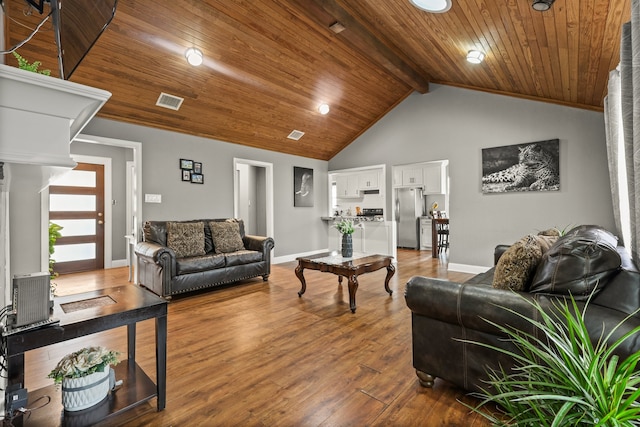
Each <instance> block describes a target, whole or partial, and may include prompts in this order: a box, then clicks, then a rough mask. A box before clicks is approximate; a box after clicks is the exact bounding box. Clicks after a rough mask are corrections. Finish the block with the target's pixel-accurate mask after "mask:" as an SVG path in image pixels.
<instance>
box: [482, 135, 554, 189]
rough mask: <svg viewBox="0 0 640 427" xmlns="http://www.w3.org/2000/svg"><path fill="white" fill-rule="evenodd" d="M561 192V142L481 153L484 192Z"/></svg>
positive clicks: (545, 142)
mask: <svg viewBox="0 0 640 427" xmlns="http://www.w3.org/2000/svg"><path fill="white" fill-rule="evenodd" d="M559 190H560V140H559V139H550V140H546V141H537V142H529V143H526V144H516V145H507V146H503V147H493V148H484V149H482V192H483V193H505V192H513V191H559Z"/></svg>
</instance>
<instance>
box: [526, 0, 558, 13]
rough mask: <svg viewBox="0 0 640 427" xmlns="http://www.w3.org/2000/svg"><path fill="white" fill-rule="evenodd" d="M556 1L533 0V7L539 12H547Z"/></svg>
mask: <svg viewBox="0 0 640 427" xmlns="http://www.w3.org/2000/svg"><path fill="white" fill-rule="evenodd" d="M554 1H556V0H533V3H531V7H532V8H533V9H534V10H537V11H538V12H545V11H547V10H549V9H551V6H552V5H553V2H554Z"/></svg>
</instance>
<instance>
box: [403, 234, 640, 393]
mask: <svg viewBox="0 0 640 427" xmlns="http://www.w3.org/2000/svg"><path fill="white" fill-rule="evenodd" d="M616 242H617V239H616V238H615V237H614V236H613V235H611V233H609V232H607V231H606V230H603V229H601V228H599V227H596V226H580V227H576V228H575V229H573V230H571V231H570V232H568V233H567V234H566V235H565V236H563V237H561V238H559V239H558V241H557V242H555V243H554V244H553V245H552V246H551V248H550V249H549V250H548V251H547V252H546V253H545V254H544V255H543V256H542V260H541V261H540V263H539V264H538V265H537V267H536V270H535V275H534V276H533V278H532V280H531V281H530V283H528V284H527V285H528V286H529V287H530V288H529V289H527V290H526V291H519V292H516V291H512V290H504V289H495V288H494V287H493V286H492V282H493V275H494V272H495V267H494V268H492V269H491V270H489V271H487V272H486V273H482V274H480V275H477V276H475V277H473V278H472V279H471V280H469V281H468V282H466V283H454V282H450V281H446V280H439V279H430V278H425V277H413V278H411V280H410V281H409V282H408V284H407V287H406V291H405V298H406V302H407V305H408V306H409V308H410V309H411V316H412V339H413V366H414V368H415V369H416V373H417V375H418V379H419V381H420V383H421V384H422V385H423V386H425V387H430V386H432V385H433V381H434V379H435V377H440V378H442V379H444V380H446V381H449V382H451V383H454V384H456V385H458V386H460V387H462V388H464V389H466V390H469V391H480V390H481V388H485V389H486V388H487V384H486V382H485V381H486V379H487V368H492V369H497V368H498V367H499V365H501V366H502V367H503V368H504V369H505V370H506V371H508V370H510V369H511V367H512V366H513V365H514V361H513V360H512V359H511V358H510V357H507V356H505V355H504V354H502V353H499V352H496V351H494V350H490V349H487V348H485V347H483V346H479V345H475V344H473V343H468V342H463V341H460V340H469V341H472V342H482V343H487V344H491V345H493V346H496V347H500V348H509V349H511V350H514V348H513V347H512V346H511V344H510V343H509V342H508V341H507V340H506V339H505V338H506V337H505V335H504V334H502V333H500V332H498V330H497V329H496V328H495V327H493V326H492V325H490V324H489V323H488V322H487V321H485V320H483V318H484V319H488V320H491V321H493V322H496V323H497V324H501V325H510V326H511V327H513V328H516V329H519V330H523V331H526V332H528V333H531V334H535V333H536V331H534V330H533V329H534V328H533V327H532V325H531V324H530V323H529V322H527V321H525V320H523V319H522V318H520V317H518V316H516V315H515V314H513V313H510V312H508V311H507V310H505V309H503V308H501V307H508V308H510V309H513V310H515V311H516V312H518V313H523V314H525V315H526V316H527V317H529V318H533V316H535V313H534V308H533V307H532V306H531V305H530V304H529V303H528V302H527V300H533V299H535V300H537V301H538V302H539V303H540V304H541V305H542V306H543V307H544V309H545V310H549V311H552V310H554V308H553V304H552V303H553V301H554V300H556V299H558V298H565V297H566V296H567V295H568V293H571V294H572V295H573V296H574V298H575V299H577V300H579V301H578V306H579V308H580V309H581V310H582V308H583V307H584V304H585V300H586V299H587V297H588V295H589V294H590V293H591V291H592V290H593V289H594V288H596V290H595V292H596V293H595V295H594V296H593V297H592V300H591V301H590V302H589V305H588V308H587V311H586V315H585V321H586V324H587V327H588V328H589V336H590V337H591V338H592V341H594V342H595V341H596V340H597V339H598V338H599V337H600V336H601V334H602V330H603V327H604V330H605V331H609V330H611V328H612V327H613V326H614V325H615V324H617V323H619V322H621V321H622V320H623V319H624V318H625V317H627V316H628V315H629V314H631V313H633V312H634V311H635V310H637V309H638V308H640V272H639V271H638V269H637V268H636V266H635V265H634V264H633V262H632V261H631V259H630V257H629V255H628V254H627V252H626V250H625V249H624V248H623V247H621V246H617V244H616ZM506 248H507V247H505V246H498V247H497V248H496V260H497V259H499V257H500V256H501V255H502V254H503V252H504V251H505V249H506ZM639 325H640V317H639V316H638V315H635V316H634V317H632V318H630V319H629V320H627V321H625V322H624V325H623V327H622V328H620V329H619V330H618V331H617V332H616V333H615V334H614V336H613V339H617V338H618V337H620V336H622V335H623V334H625V333H626V332H628V331H631V330H633V329H634V328H636V327H638V326H639ZM638 335H640V334H638ZM637 351H640V336H636V337H635V338H633V339H630V340H627V341H626V342H625V344H624V345H623V346H621V347H619V348H618V355H619V356H621V357H623V358H624V357H627V356H628V355H630V354H632V353H634V352H637Z"/></svg>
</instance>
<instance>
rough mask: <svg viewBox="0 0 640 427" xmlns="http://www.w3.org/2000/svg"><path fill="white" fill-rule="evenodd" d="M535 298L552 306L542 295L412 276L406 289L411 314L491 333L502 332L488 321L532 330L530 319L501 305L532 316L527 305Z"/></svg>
mask: <svg viewBox="0 0 640 427" xmlns="http://www.w3.org/2000/svg"><path fill="white" fill-rule="evenodd" d="M534 298H537V299H538V300H539V302H540V303H541V304H542V305H543V306H550V305H551V302H550V300H549V299H548V298H547V297H545V296H543V295H538V296H535V295H531V294H527V293H520V292H514V291H508V290H503V289H494V288H492V287H491V286H488V285H480V284H464V283H462V284H461V283H454V282H450V281H447V280H442V279H432V278H427V277H421V276H415V277H412V278H411V279H410V280H409V282H408V283H407V286H406V289H405V299H406V302H407V306H408V307H409V308H410V309H411V311H412V312H413V313H414V314H416V315H420V316H425V317H428V318H432V319H435V320H438V321H441V322H446V323H450V324H454V325H459V326H461V327H463V328H469V329H474V330H477V331H483V332H487V333H490V334H493V335H502V334H499V333H498V331H497V330H496V328H495V327H494V326H493V325H491V324H490V323H489V322H487V320H490V321H491V322H494V323H497V324H500V325H510V326H512V327H514V328H518V329H520V330H523V331H527V332H531V333H533V326H532V325H531V324H530V323H529V322H527V321H526V320H524V319H523V318H522V317H520V316H518V315H517V314H514V313H511V312H510V311H508V310H505V309H504V308H502V307H505V308H508V309H511V310H514V311H515V312H517V313H521V314H523V315H524V316H526V317H529V318H535V317H533V316H535V313H534V312H535V309H534V307H533V306H532V305H531V304H530V301H531V300H533V299H534ZM485 319H486V320H485Z"/></svg>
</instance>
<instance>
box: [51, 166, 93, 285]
mask: <svg viewBox="0 0 640 427" xmlns="http://www.w3.org/2000/svg"><path fill="white" fill-rule="evenodd" d="M49 221H51V222H53V223H56V224H58V225H60V226H61V227H62V230H61V234H62V237H60V238H58V240H57V241H56V244H55V247H54V248H55V251H54V253H53V255H52V258H53V259H54V260H55V265H54V271H55V272H56V273H59V274H65V273H75V272H80V271H90V270H99V269H102V268H104V221H105V218H104V166H103V165H98V164H89V163H78V166H76V167H75V168H74V169H73V170H72V171H69V172H67V173H65V174H64V175H62V176H60V177H59V178H57V179H56V180H55V181H54V182H53V183H52V185H50V186H49Z"/></svg>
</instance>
